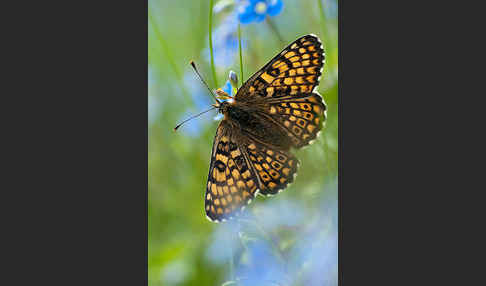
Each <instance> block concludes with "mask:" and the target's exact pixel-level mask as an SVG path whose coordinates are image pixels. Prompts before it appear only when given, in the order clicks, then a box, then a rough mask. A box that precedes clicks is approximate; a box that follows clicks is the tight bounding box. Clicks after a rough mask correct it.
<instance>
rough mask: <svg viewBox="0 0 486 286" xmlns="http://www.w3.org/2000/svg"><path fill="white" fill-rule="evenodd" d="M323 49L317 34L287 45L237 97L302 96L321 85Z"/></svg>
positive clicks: (237, 98)
mask: <svg viewBox="0 0 486 286" xmlns="http://www.w3.org/2000/svg"><path fill="white" fill-rule="evenodd" d="M324 59H325V56H324V50H323V48H322V44H321V42H320V41H319V38H317V37H316V36H315V35H306V36H303V37H301V38H299V39H297V40H295V41H294V42H293V43H292V44H290V45H289V46H287V47H286V48H285V49H284V50H283V51H282V52H280V53H279V54H278V55H277V56H276V57H274V58H273V59H272V60H271V61H270V62H269V63H268V64H266V65H265V66H264V67H263V68H262V69H260V70H259V71H258V72H256V73H255V74H254V75H253V76H252V77H251V78H250V79H249V80H248V81H247V82H245V84H244V85H243V86H242V87H241V88H240V89H239V90H238V93H237V94H236V96H235V99H236V100H240V101H252V100H255V97H256V98H279V97H286V96H289V95H290V96H294V97H301V96H305V95H306V94H307V95H308V94H310V93H312V92H313V91H314V88H315V87H316V86H317V85H318V84H319V77H320V76H321V74H322V67H323V66H324Z"/></svg>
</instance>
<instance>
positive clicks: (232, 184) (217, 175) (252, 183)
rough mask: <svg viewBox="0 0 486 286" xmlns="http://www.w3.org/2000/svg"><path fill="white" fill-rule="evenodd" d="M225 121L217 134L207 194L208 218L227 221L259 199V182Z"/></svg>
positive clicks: (206, 208)
mask: <svg viewBox="0 0 486 286" xmlns="http://www.w3.org/2000/svg"><path fill="white" fill-rule="evenodd" d="M225 126H226V125H225V124H224V121H222V122H221V124H220V126H219V127H218V132H217V134H216V138H215V142H214V146H213V155H212V157H211V164H210V169H209V175H208V182H207V187H206V194H205V210H206V215H207V217H208V218H209V219H210V220H211V221H216V222H219V221H224V220H225V219H227V218H231V217H232V216H233V215H234V214H237V213H238V212H239V211H241V210H242V209H243V208H244V206H246V205H247V204H249V203H250V202H251V200H252V199H253V198H254V197H255V196H256V192H257V187H258V181H257V178H256V176H255V174H254V172H253V171H252V169H251V168H249V167H248V165H247V162H246V160H245V158H244V155H243V154H242V152H241V150H240V148H239V147H238V146H237V143H236V142H235V140H233V138H231V135H230V134H229V133H230V132H224V129H226V128H227V127H225ZM221 130H223V131H221Z"/></svg>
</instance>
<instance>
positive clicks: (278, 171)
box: [247, 141, 299, 195]
mask: <svg viewBox="0 0 486 286" xmlns="http://www.w3.org/2000/svg"><path fill="white" fill-rule="evenodd" d="M247 150H248V158H249V159H250V162H251V163H250V164H251V166H252V168H253V169H254V170H255V172H256V174H257V176H258V180H259V184H260V194H261V195H275V194H277V193H279V192H280V191H282V190H283V189H285V188H286V187H287V185H288V184H290V183H292V182H293V181H294V175H295V174H297V169H298V167H299V160H298V159H297V158H296V157H295V156H294V155H292V154H291V153H290V152H288V151H284V150H280V149H278V148H274V147H271V146H269V145H263V144H259V143H257V142H256V141H254V142H251V143H250V144H248V147H247Z"/></svg>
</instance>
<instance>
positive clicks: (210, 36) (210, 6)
mask: <svg viewBox="0 0 486 286" xmlns="http://www.w3.org/2000/svg"><path fill="white" fill-rule="evenodd" d="M213 2H214V1H213V0H210V1H209V52H210V53H211V70H212V72H213V80H214V86H215V87H218V86H219V85H218V79H217V77H216V68H215V66H214V54H213Z"/></svg>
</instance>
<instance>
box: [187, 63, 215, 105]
mask: <svg viewBox="0 0 486 286" xmlns="http://www.w3.org/2000/svg"><path fill="white" fill-rule="evenodd" d="M190 64H191V66H192V68H193V69H194V71H195V72H196V74H197V75H198V76H199V79H200V80H201V81H202V82H203V83H204V85H205V86H206V87H207V88H208V90H209V93H211V95H212V96H213V98H214V100H216V102H217V103H218V104H220V103H221V101H219V100H218V99H217V98H216V95H214V93H213V91H212V90H211V89H210V88H209V85H208V84H207V83H206V81H205V80H204V79H203V77H202V76H201V74H200V73H199V71H198V70H197V68H196V64H195V63H194V61H191V63H190Z"/></svg>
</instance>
